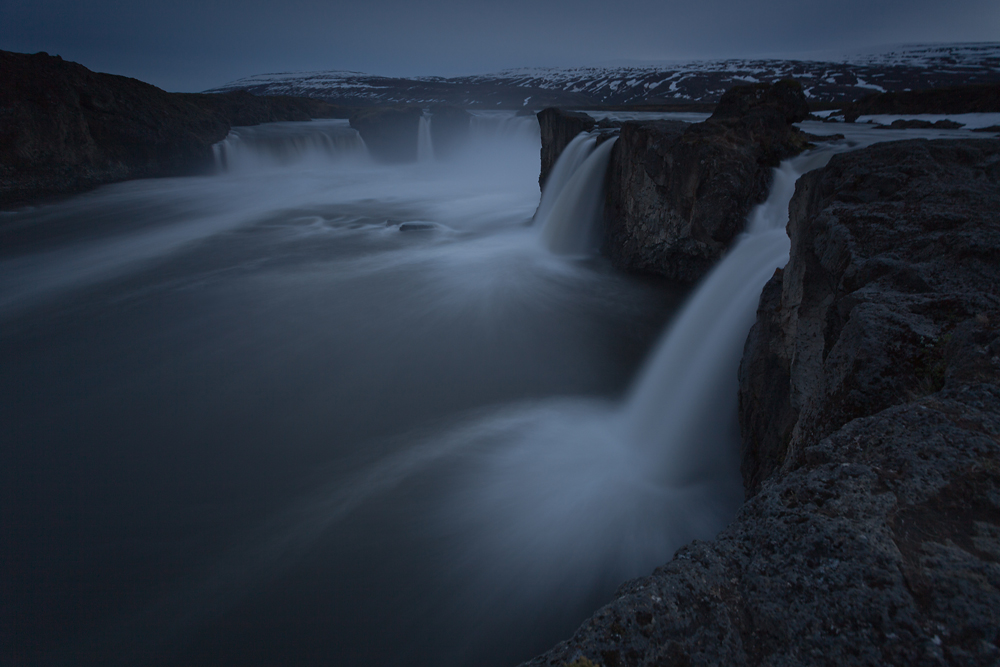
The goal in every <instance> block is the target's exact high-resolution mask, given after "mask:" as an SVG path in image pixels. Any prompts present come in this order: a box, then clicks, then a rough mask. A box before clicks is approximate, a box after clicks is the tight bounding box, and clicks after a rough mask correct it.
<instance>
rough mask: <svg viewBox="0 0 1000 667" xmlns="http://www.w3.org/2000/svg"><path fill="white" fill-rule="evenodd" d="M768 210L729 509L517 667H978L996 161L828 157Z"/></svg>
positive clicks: (994, 557) (990, 435) (988, 548)
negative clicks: (784, 214) (711, 535)
mask: <svg viewBox="0 0 1000 667" xmlns="http://www.w3.org/2000/svg"><path fill="white" fill-rule="evenodd" d="M790 208H791V219H790V222H789V234H790V236H791V240H792V251H791V260H790V262H789V264H788V266H787V267H786V268H785V269H784V271H779V272H777V273H776V275H775V277H774V278H773V279H772V280H771V282H770V283H768V286H767V287H766V288H765V290H764V294H763V295H762V298H761V303H760V310H759V312H758V322H757V324H756V325H755V327H754V330H753V332H752V333H751V335H750V337H749V338H748V341H747V346H746V350H745V356H744V361H743V365H742V368H741V373H740V375H741V393H740V396H741V423H742V427H743V430H744V437H745V451H744V474H745V477H744V479H745V482H746V487H747V492H748V495H749V499H748V501H747V502H746V504H745V505H744V506H743V508H741V510H740V512H739V513H738V515H737V517H736V519H735V520H734V522H733V523H732V524H731V525H730V527H729V528H727V529H726V530H725V531H723V532H722V533H721V534H720V535H719V536H718V538H717V539H716V540H714V541H713V542H708V543H704V542H695V543H693V544H691V545H689V546H688V547H685V548H684V549H681V550H680V551H678V553H677V555H676V556H675V558H674V559H673V560H672V561H671V562H670V563H668V564H667V565H665V566H663V567H661V568H659V569H658V570H657V571H656V572H655V573H654V574H653V575H652V576H650V577H646V578H644V579H638V580H635V581H632V582H629V583H627V584H625V585H624V586H622V587H621V588H620V589H619V591H618V593H617V595H616V598H615V600H614V601H613V602H611V603H610V604H609V605H607V606H606V607H605V608H603V609H601V610H600V611H599V612H598V613H597V614H595V615H594V617H593V618H591V619H590V620H589V621H587V622H586V623H585V624H584V625H583V626H582V627H581V628H580V629H579V630H578V631H577V633H576V635H574V637H573V638H572V639H570V640H569V641H567V642H564V643H562V644H560V645H558V646H557V647H555V648H554V649H553V650H552V651H550V652H549V653H547V654H545V655H543V656H540V657H539V658H537V659H535V660H533V661H532V662H531V663H529V664H532V665H560V666H561V665H563V664H564V663H570V664H572V663H573V662H574V661H576V660H581V661H582V659H583V658H586V659H589V660H591V661H593V662H594V663H597V664H601V665H605V666H606V667H613V666H616V665H630V666H631V665H649V666H652V665H804V664H809V665H883V664H892V665H945V664H951V665H983V666H986V665H996V664H998V663H1000V648H998V645H1000V331H998V323H1000V293H998V291H997V285H998V284H1000V265H998V264H997V262H996V259H995V258H996V257H997V256H1000V221H998V218H997V215H996V211H997V210H1000V142H998V141H993V140H979V141H977V140H964V141H935V142H927V141H906V142H899V143H890V144H878V145H875V146H873V147H871V148H868V149H865V150H862V151H858V152H855V153H848V154H844V155H840V156H837V157H835V158H834V159H833V160H832V161H831V163H830V165H829V166H828V167H826V168H824V169H821V170H817V171H814V172H811V173H810V174H807V175H806V176H804V177H803V178H802V179H801V180H800V182H799V185H798V187H797V189H796V194H795V197H794V199H793V201H792V204H791V207H790ZM577 664H581V663H577Z"/></svg>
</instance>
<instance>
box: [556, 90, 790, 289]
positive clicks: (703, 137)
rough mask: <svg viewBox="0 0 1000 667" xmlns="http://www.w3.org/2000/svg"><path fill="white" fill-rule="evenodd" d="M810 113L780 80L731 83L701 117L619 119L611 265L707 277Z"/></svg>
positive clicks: (609, 208)
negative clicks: (797, 124)
mask: <svg viewBox="0 0 1000 667" xmlns="http://www.w3.org/2000/svg"><path fill="white" fill-rule="evenodd" d="M808 113H809V110H808V106H807V105H806V100H805V96H804V95H803V93H802V90H801V87H800V86H799V85H798V84H797V83H795V82H793V81H782V82H778V83H776V84H774V85H770V86H769V85H766V84H760V85H753V86H739V87H736V88H732V89H730V90H729V91H728V92H727V93H726V94H725V95H724V96H723V98H722V100H721V101H720V102H719V104H718V106H717V107H716V110H715V112H714V113H713V114H712V116H711V118H709V119H708V120H707V121H705V122H704V123H696V124H693V125H689V124H686V123H676V122H662V121H660V122H626V123H623V124H622V128H621V135H620V138H619V139H618V143H617V144H616V145H615V148H614V151H613V152H612V154H611V163H610V166H609V168H608V186H607V203H606V208H605V221H606V223H607V231H606V248H607V252H608V254H609V255H610V257H611V259H612V261H613V262H614V263H615V265H616V266H617V267H619V268H621V269H624V270H627V271H637V272H643V273H653V274H658V275H662V276H665V277H667V278H671V279H674V280H679V281H684V282H692V281H695V280H697V279H698V278H700V277H701V276H702V275H704V274H705V272H706V271H708V269H709V268H710V267H711V266H712V265H714V264H715V262H716V261H717V260H718V259H719V257H720V256H721V255H722V253H723V252H724V251H725V249H726V248H728V247H729V244H730V242H731V241H732V240H733V238H734V237H735V236H736V235H737V234H739V233H740V232H741V231H743V227H744V225H745V222H746V217H747V214H748V213H749V212H750V209H751V208H752V207H753V206H754V205H755V204H757V203H759V202H761V201H763V200H764V199H765V198H766V196H767V189H768V186H769V185H770V180H771V169H772V168H773V167H775V166H777V165H778V163H779V162H780V161H781V160H782V159H783V158H786V157H790V156H792V155H795V154H796V153H798V152H800V151H801V150H802V149H803V148H805V147H806V146H807V144H808V141H807V139H808V138H807V137H806V135H804V134H802V133H801V132H799V130H798V129H796V128H795V127H794V126H793V125H792V123H794V122H797V121H800V120H803V119H804V118H805V117H806V116H807V115H808ZM544 136H545V135H544V134H543V138H544ZM543 146H544V144H543ZM543 156H544V150H543ZM543 169H544V161H543Z"/></svg>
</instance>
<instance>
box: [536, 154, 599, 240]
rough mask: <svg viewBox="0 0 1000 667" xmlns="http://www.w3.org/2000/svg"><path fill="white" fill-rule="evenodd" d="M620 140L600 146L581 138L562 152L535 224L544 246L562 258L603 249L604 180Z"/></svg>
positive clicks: (543, 195)
mask: <svg viewBox="0 0 1000 667" xmlns="http://www.w3.org/2000/svg"><path fill="white" fill-rule="evenodd" d="M616 141H618V139H617V138H613V139H608V140H607V141H605V142H603V143H602V144H600V145H597V137H596V136H586V135H584V136H580V137H576V138H574V139H573V141H572V142H570V144H569V145H568V146H567V147H566V150H564V151H563V153H564V154H566V153H568V154H567V155H566V159H565V160H563V156H560V158H559V160H558V161H557V162H556V164H555V165H554V167H553V169H552V174H551V175H550V177H549V181H550V183H546V186H545V192H543V194H542V202H541V204H540V205H539V208H538V213H537V214H536V215H535V221H536V223H537V224H538V226H539V228H540V234H541V238H542V242H543V243H544V245H545V247H547V248H548V249H549V250H550V251H552V252H554V253H556V254H560V255H586V254H591V253H594V252H596V250H597V249H598V248H599V246H600V241H601V233H602V230H603V225H602V222H603V216H604V178H605V174H606V173H607V170H608V161H609V160H610V159H611V150H612V149H613V148H614V144H615V142H616Z"/></svg>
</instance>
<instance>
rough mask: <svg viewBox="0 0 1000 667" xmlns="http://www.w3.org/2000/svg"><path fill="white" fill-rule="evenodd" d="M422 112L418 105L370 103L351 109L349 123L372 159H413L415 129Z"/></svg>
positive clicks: (382, 160)
mask: <svg viewBox="0 0 1000 667" xmlns="http://www.w3.org/2000/svg"><path fill="white" fill-rule="evenodd" d="M423 114H424V110H423V109H421V108H420V107H372V108H370V109H362V110H359V111H357V112H355V113H354V114H353V115H352V116H351V127H353V128H354V129H355V130H357V131H358V134H360V135H361V138H362V139H364V140H365V145H366V146H368V152H369V153H370V154H371V156H372V157H373V158H375V159H376V160H379V161H381V162H413V161H415V160H416V159H417V130H418V128H419V126H420V117H421V116H422V115H423Z"/></svg>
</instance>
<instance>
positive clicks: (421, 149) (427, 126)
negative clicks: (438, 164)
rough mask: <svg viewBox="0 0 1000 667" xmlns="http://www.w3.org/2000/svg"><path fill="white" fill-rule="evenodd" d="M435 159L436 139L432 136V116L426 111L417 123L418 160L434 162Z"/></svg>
mask: <svg viewBox="0 0 1000 667" xmlns="http://www.w3.org/2000/svg"><path fill="white" fill-rule="evenodd" d="M411 145H412V144H411ZM433 160H434V141H433V138H432V137H431V116H430V114H428V113H427V112H424V114H423V115H422V116H421V117H420V122H419V123H418V124H417V161H418V162H433Z"/></svg>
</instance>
